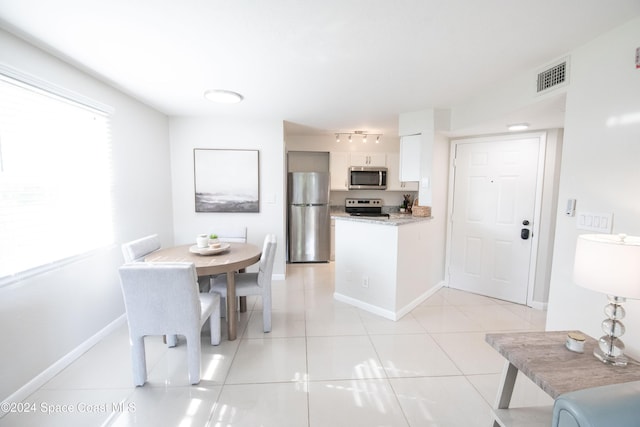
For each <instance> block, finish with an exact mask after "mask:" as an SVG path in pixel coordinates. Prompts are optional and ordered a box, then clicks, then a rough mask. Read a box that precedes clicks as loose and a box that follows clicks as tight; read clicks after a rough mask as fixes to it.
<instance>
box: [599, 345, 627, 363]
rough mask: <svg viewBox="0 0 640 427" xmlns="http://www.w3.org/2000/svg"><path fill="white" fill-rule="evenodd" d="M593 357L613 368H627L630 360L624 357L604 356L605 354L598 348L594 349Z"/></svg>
mask: <svg viewBox="0 0 640 427" xmlns="http://www.w3.org/2000/svg"><path fill="white" fill-rule="evenodd" d="M593 355H594V356H595V357H596V359H598V360H600V361H601V362H602V363H606V364H609V365H613V366H627V362H629V359H627V357H626V356H623V355H620V356H610V355H607V354H604V352H603V351H602V350H600V349H599V348H598V347H596V348H594V349H593Z"/></svg>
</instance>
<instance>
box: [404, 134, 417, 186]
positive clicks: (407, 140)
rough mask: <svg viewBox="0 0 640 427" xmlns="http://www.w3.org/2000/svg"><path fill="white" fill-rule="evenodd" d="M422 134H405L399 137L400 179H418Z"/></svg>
mask: <svg viewBox="0 0 640 427" xmlns="http://www.w3.org/2000/svg"><path fill="white" fill-rule="evenodd" d="M421 154H422V135H419V134H418V135H407V136H403V137H402V138H401V139H400V181H402V182H406V181H416V182H417V181H420V159H421V157H420V156H421Z"/></svg>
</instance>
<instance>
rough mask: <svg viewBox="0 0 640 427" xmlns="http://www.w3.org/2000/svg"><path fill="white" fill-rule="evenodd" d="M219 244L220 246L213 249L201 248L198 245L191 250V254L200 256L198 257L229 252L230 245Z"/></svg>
mask: <svg viewBox="0 0 640 427" xmlns="http://www.w3.org/2000/svg"><path fill="white" fill-rule="evenodd" d="M218 244H219V245H220V246H219V247H215V248H212V247H210V246H209V247H206V248H199V247H198V245H193V246H191V247H190V248H189V252H191V253H193V254H198V255H216V254H219V253H222V252H224V251H227V250H229V248H230V247H231V245H230V244H229V243H218Z"/></svg>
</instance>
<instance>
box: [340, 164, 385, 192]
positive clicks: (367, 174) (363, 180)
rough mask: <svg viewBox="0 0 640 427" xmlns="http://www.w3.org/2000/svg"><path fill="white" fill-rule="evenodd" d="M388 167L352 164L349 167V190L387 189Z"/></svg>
mask: <svg viewBox="0 0 640 427" xmlns="http://www.w3.org/2000/svg"><path fill="white" fill-rule="evenodd" d="M386 188H387V168H372V167H365V166H352V167H350V168H349V190H386Z"/></svg>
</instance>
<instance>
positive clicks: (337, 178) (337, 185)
mask: <svg viewBox="0 0 640 427" xmlns="http://www.w3.org/2000/svg"><path fill="white" fill-rule="evenodd" d="M350 163H351V161H350V160H349V153H348V152H332V153H329V172H330V174H331V189H332V190H344V191H346V190H348V189H349V166H351V164H350Z"/></svg>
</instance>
